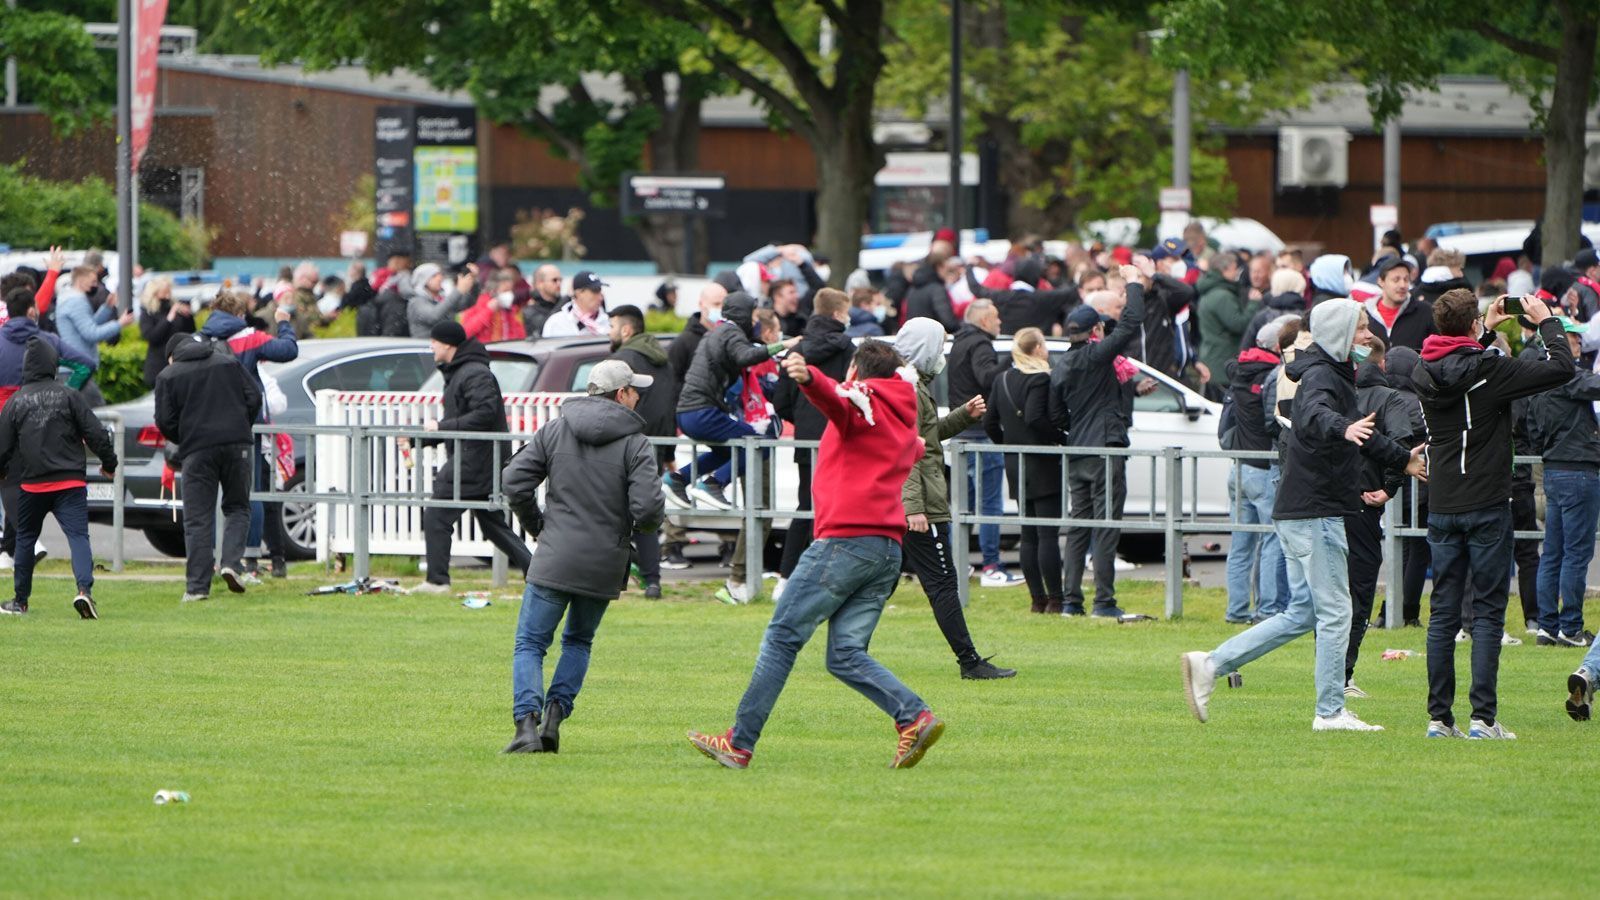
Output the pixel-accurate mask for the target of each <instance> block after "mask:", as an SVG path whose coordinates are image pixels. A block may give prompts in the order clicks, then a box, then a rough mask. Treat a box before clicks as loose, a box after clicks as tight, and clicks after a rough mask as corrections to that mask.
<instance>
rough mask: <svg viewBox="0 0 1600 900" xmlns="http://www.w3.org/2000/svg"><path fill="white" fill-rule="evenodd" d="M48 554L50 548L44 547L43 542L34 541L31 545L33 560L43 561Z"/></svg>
mask: <svg viewBox="0 0 1600 900" xmlns="http://www.w3.org/2000/svg"><path fill="white" fill-rule="evenodd" d="M49 555H50V548H49V547H46V546H45V545H44V543H43V542H40V543H36V544H34V545H33V561H34V562H36V563H42V562H44V558H45V557H46V556H49Z"/></svg>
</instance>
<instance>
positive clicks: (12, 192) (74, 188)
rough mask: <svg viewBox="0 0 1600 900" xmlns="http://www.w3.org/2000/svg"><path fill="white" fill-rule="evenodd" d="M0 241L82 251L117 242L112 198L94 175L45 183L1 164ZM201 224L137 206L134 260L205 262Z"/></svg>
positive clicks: (159, 265) (181, 265)
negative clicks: (191, 224) (136, 257)
mask: <svg viewBox="0 0 1600 900" xmlns="http://www.w3.org/2000/svg"><path fill="white" fill-rule="evenodd" d="M0 243H5V244H10V245H12V246H14V247H34V248H43V247H50V246H56V245H59V246H62V247H71V248H75V249H80V250H82V249H87V248H89V247H115V246H116V245H117V200H116V192H115V191H114V190H113V189H112V187H111V185H109V184H107V183H106V182H104V181H102V180H101V179H99V178H88V179H85V180H84V181H81V182H75V183H74V182H64V181H46V180H44V179H41V178H34V177H32V176H28V175H24V174H22V172H21V166H20V165H12V166H6V165H0ZM206 244H207V238H206V233H205V230H204V229H203V228H195V227H190V228H186V227H184V226H183V225H182V224H180V223H179V222H178V219H177V217H176V216H174V215H173V214H172V213H170V212H168V211H166V210H165V209H162V208H160V207H158V206H152V205H151V204H149V203H142V204H140V205H139V261H140V262H141V263H143V264H144V265H145V266H146V267H147V268H150V269H193V268H198V267H200V266H202V265H204V264H205V261H206V259H207V246H206Z"/></svg>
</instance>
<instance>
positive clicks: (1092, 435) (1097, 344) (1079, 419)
mask: <svg viewBox="0 0 1600 900" xmlns="http://www.w3.org/2000/svg"><path fill="white" fill-rule="evenodd" d="M1122 272H1123V277H1124V278H1126V279H1127V280H1128V285H1127V292H1128V303H1127V306H1125V307H1123V310H1122V318H1121V319H1119V320H1118V321H1117V325H1116V327H1115V328H1114V329H1112V331H1111V333H1110V334H1105V323H1104V321H1103V320H1102V317H1101V315H1100V313H1098V312H1096V311H1095V309H1094V308H1093V307H1090V306H1079V307H1078V308H1077V309H1074V310H1073V311H1072V312H1071V314H1069V315H1068V316H1067V340H1069V341H1071V342H1072V346H1071V347H1070V348H1069V349H1068V350H1067V352H1066V355H1065V356H1063V357H1062V359H1061V361H1060V362H1059V363H1056V365H1055V368H1054V370H1053V371H1052V372H1051V373H1050V420H1051V421H1052V422H1054V423H1055V426H1056V428H1057V429H1058V430H1059V431H1061V433H1062V434H1064V435H1065V440H1064V441H1063V443H1064V444H1066V445H1067V446H1068V447H1084V448H1087V449H1091V450H1093V449H1099V448H1102V447H1126V446H1128V424H1129V423H1128V417H1127V415H1126V412H1125V410H1124V409H1123V404H1124V394H1125V391H1127V390H1130V389H1131V388H1132V384H1131V383H1130V380H1131V378H1132V377H1133V375H1132V372H1133V371H1136V370H1135V369H1134V366H1133V364H1132V363H1130V362H1128V361H1127V360H1126V359H1123V358H1122V356H1121V354H1122V352H1123V351H1124V350H1126V349H1128V348H1129V347H1130V346H1132V345H1133V343H1134V340H1135V339H1136V338H1137V337H1138V336H1139V333H1140V329H1141V328H1142V327H1143V325H1144V311H1145V302H1144V288H1143V287H1142V286H1141V285H1140V283H1139V280H1138V277H1137V275H1138V273H1137V272H1136V271H1135V270H1134V268H1133V267H1132V266H1123V267H1122ZM1102 336H1103V339H1101V340H1096V338H1101V337H1102ZM1127 467H1128V460H1127V457H1122V456H1113V457H1103V456H1076V457H1069V458H1068V461H1067V489H1068V491H1069V492H1070V494H1071V497H1072V516H1073V518H1077V519H1116V518H1121V516H1122V504H1123V501H1124V500H1126V499H1127V490H1128V486H1127V477H1126V472H1127ZM1121 537H1122V532H1121V531H1120V530H1119V529H1116V528H1093V529H1091V528H1084V527H1079V526H1073V527H1069V528H1068V529H1067V552H1066V556H1065V558H1064V568H1065V575H1064V578H1063V579H1062V584H1061V587H1062V590H1063V591H1064V592H1065V597H1066V602H1065V603H1064V604H1063V605H1062V609H1061V614H1062V615H1064V616H1081V615H1083V614H1084V608H1083V558H1084V555H1085V554H1086V553H1088V552H1089V548H1090V546H1091V545H1092V546H1093V548H1094V614H1095V615H1097V616H1107V617H1112V618H1115V617H1119V616H1121V615H1122V610H1121V609H1120V608H1119V607H1118V606H1117V597H1116V592H1117V585H1116V568H1115V566H1116V559H1117V541H1118V540H1119V539H1120V538H1121Z"/></svg>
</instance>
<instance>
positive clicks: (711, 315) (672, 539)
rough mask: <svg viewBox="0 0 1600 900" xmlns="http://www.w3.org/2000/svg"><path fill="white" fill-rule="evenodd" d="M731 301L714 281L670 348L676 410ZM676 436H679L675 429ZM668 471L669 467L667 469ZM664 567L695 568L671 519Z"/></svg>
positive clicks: (664, 538)
mask: <svg viewBox="0 0 1600 900" xmlns="http://www.w3.org/2000/svg"><path fill="white" fill-rule="evenodd" d="M727 299H728V289H727V288H725V287H723V286H722V285H721V284H718V283H717V282H715V281H713V282H710V283H709V284H707V285H706V286H705V287H703V288H701V289H700V309H699V311H697V312H696V313H695V314H694V315H692V316H690V317H689V322H688V324H686V325H684V326H683V330H682V331H680V332H678V336H677V337H675V338H673V339H672V343H671V344H670V345H668V346H667V362H668V364H669V365H670V366H671V367H672V407H673V409H674V410H676V409H677V406H678V398H679V396H680V395H681V394H682V393H683V380H684V379H685V378H687V377H689V365H690V363H692V362H694V352H695V350H697V349H699V347H700V341H701V340H702V339H704V338H705V336H706V332H707V331H708V330H710V329H712V328H715V327H716V326H717V323H718V322H721V321H722V304H723V302H724V301H726V300H727ZM673 434H677V431H676V427H674V431H673ZM663 471H665V466H663ZM661 531H662V535H661V567H662V568H663V569H687V568H689V566H690V565H691V563H690V562H689V559H688V558H687V557H685V556H684V555H683V548H684V546H685V545H687V544H688V543H689V532H687V531H685V530H684V527H683V526H682V525H680V524H678V523H677V522H674V521H673V520H672V519H667V520H666V523H665V524H663V525H662V526H661Z"/></svg>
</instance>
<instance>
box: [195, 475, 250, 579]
mask: <svg viewBox="0 0 1600 900" xmlns="http://www.w3.org/2000/svg"><path fill="white" fill-rule="evenodd" d="M254 458H255V457H254V453H253V451H252V450H251V448H250V445H249V444H236V445H234V446H230V447H211V448H209V449H206V450H196V451H193V452H191V453H186V454H184V457H183V544H184V550H185V553H186V555H187V558H186V560H185V563H184V575H185V577H186V579H187V584H186V589H187V590H188V592H189V593H191V594H209V593H211V570H212V565H213V554H214V552H215V550H216V544H217V537H216V533H217V515H216V509H217V494H218V492H219V491H220V492H221V494H222V561H221V565H222V567H223V568H228V569H234V570H235V571H237V570H238V568H239V565H240V560H239V558H240V557H241V556H243V555H244V541H245V536H246V535H247V534H248V533H249V531H250V469H251V465H252V463H253V461H254Z"/></svg>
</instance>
